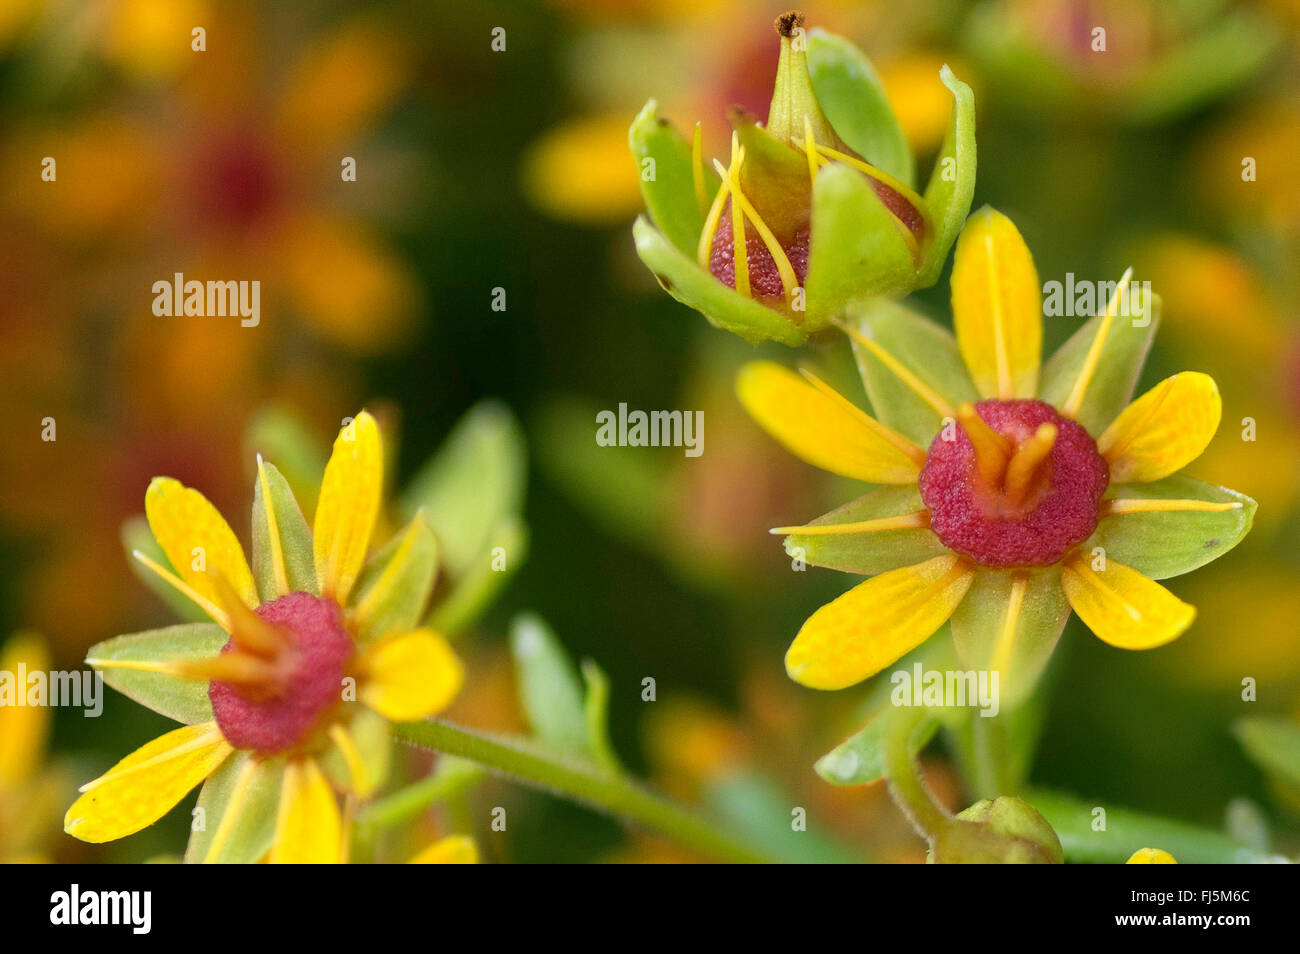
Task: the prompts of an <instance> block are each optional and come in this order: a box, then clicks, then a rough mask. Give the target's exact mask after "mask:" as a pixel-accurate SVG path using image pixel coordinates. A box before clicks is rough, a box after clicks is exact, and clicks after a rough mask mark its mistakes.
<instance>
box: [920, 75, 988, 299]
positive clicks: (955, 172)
mask: <svg viewBox="0 0 1300 954" xmlns="http://www.w3.org/2000/svg"><path fill="white" fill-rule="evenodd" d="M939 78H940V79H941V80H942V81H943V85H944V86H947V87H948V89H950V90H952V121H951V122H950V124H949V126H948V134H947V136H946V137H945V138H944V141H943V146H942V147H941V148H940V149H939V158H938V159H936V160H935V164H934V169H933V170H932V171H931V172H930V182H929V184H928V185H926V187H925V205H926V211H927V213H928V216H929V227H930V229H931V230H932V231H931V235H930V238H929V241H928V242H927V243H926V245H925V248H924V250H923V253H922V259H921V268H920V271H919V273H918V275H917V281H916V287H917V288H929V287H930V286H931V285H933V284H934V283H935V282H937V281H938V280H939V274H940V273H941V272H942V271H943V263H944V262H945V261H946V260H947V258H948V250H949V249H951V248H952V243H953V242H955V241H956V240H957V234H958V233H959V232H960V231H961V227H962V224H963V223H964V222H965V221H966V216H967V215H969V214H970V205H971V200H972V199H973V198H974V197H975V165H976V161H975V94H974V93H972V92H971V88H970V87H969V86H967V85H966V84H965V83H963V82H962V81H961V80H959V79H957V77H956V76H954V75H953V72H952V70H950V69H949V68H948V67H947V66H945V67H944V68H943V69H941V70H940V71H939Z"/></svg>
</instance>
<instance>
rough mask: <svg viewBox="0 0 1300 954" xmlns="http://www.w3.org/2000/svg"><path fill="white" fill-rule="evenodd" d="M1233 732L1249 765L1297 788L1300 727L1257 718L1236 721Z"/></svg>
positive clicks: (1287, 720) (1299, 770)
mask: <svg viewBox="0 0 1300 954" xmlns="http://www.w3.org/2000/svg"><path fill="white" fill-rule="evenodd" d="M1232 731H1233V734H1234V735H1236V737H1237V740H1238V741H1239V742H1241V745H1242V747H1243V748H1244V749H1245V750H1246V754H1247V755H1249V756H1250V759H1251V761H1252V762H1254V763H1255V764H1256V765H1258V766H1259V767H1260V768H1262V769H1263V770H1264V771H1265V772H1267V773H1268V774H1269V775H1272V776H1273V777H1275V778H1277V779H1278V780H1279V781H1281V782H1284V783H1285V784H1287V785H1293V786H1297V787H1300V725H1297V724H1296V723H1294V722H1292V721H1290V720H1289V719H1281V718H1277V717H1275V716H1256V717H1253V718H1249V719H1238V720H1237V722H1236V724H1235V725H1233V727H1232ZM1179 860H1180V861H1181V860H1182V859H1181V858H1180V859H1179Z"/></svg>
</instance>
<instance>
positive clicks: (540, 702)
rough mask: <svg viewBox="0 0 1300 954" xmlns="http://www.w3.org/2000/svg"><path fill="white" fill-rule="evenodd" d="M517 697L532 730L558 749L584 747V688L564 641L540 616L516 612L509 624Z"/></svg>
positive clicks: (585, 731) (541, 739) (567, 749)
mask: <svg viewBox="0 0 1300 954" xmlns="http://www.w3.org/2000/svg"><path fill="white" fill-rule="evenodd" d="M510 653H511V655H512V656H513V657H514V661H515V670H516V672H517V674H518V679H519V700H520V702H521V704H522V705H523V709H524V714H525V715H526V716H527V717H528V724H529V726H530V727H531V728H532V730H533V734H534V735H535V736H536V737H537V739H538V740H539V741H541V742H544V743H546V744H547V745H550V746H553V747H555V748H557V749H560V750H563V751H568V752H573V753H585V752H586V751H587V714H586V711H585V701H584V695H585V694H584V692H583V687H582V682H581V680H580V679H579V678H578V674H577V673H576V672H574V669H573V664H572V663H571V662H570V660H569V656H568V654H567V653H566V652H565V651H564V647H562V646H561V645H560V642H559V640H558V639H556V638H555V634H554V633H553V632H551V630H550V628H549V627H548V626H547V625H546V624H545V623H544V622H542V620H541V619H540V618H539V617H537V616H534V615H532V614H526V615H523V616H519V617H517V618H516V619H515V621H514V623H513V625H512V626H511V627H510Z"/></svg>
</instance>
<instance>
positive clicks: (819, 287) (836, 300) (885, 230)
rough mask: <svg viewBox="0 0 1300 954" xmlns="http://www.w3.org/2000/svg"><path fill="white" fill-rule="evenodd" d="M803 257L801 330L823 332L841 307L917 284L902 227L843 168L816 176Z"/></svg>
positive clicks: (865, 182) (863, 181)
mask: <svg viewBox="0 0 1300 954" xmlns="http://www.w3.org/2000/svg"><path fill="white" fill-rule="evenodd" d="M812 221H813V229H812V244H811V247H810V248H809V252H808V281H807V286H808V315H807V319H806V320H805V322H804V331H806V332H808V333H812V332H813V331H816V330H820V329H821V328H824V327H826V325H827V324H828V323H829V321H830V319H831V318H833V317H836V316H838V315H840V314H842V313H843V311H844V309H845V307H846V305H848V304H850V303H852V302H861V301H866V300H867V299H870V298H872V297H874V296H876V295H902V294H906V293H907V292H908V291H910V290H911V287H912V284H913V283H914V281H915V279H916V261H915V259H914V258H913V257H912V250H911V247H910V246H909V245H908V243H907V240H906V239H904V238H903V234H904V232H905V231H906V226H904V225H903V223H902V222H900V221H899V220H898V219H897V218H896V217H895V216H894V214H893V213H892V212H890V211H889V209H887V208H886V207H885V204H884V203H883V202H881V201H880V197H879V196H878V195H876V190H875V189H873V188H872V187H871V182H870V180H869V179H868V178H867V177H866V176H864V175H863V174H862V173H860V172H858V171H857V170H856V169H853V168H851V167H850V166H847V165H845V164H843V163H832V164H830V165H829V166H825V167H823V168H822V169H821V171H820V172H818V173H817V181H816V183H814V185H813V212H812Z"/></svg>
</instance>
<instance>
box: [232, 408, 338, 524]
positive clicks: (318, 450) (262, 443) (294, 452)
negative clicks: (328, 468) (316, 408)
mask: <svg viewBox="0 0 1300 954" xmlns="http://www.w3.org/2000/svg"><path fill="white" fill-rule="evenodd" d="M244 447H245V449H246V450H247V451H248V452H249V454H250V455H256V454H261V455H262V457H263V458H265V459H266V460H271V461H275V464H276V466H277V467H279V468H280V472H281V473H282V474H283V475H284V478H285V480H286V481H288V484H289V486H290V487H292V488H293V493H294V495H295V496H296V497H297V499H298V501H299V503H301V504H302V505H303V506H304V507H305V508H306V510H305V511H304V512H306V513H310V512H311V511H313V510H315V508H316V495H317V493H319V491H320V481H321V474H323V473H325V461H326V450H325V446H324V445H322V444H321V442H319V441H318V440H316V438H315V436H314V435H313V434H312V433H311V430H310V429H309V428H308V427H307V426H306V425H305V424H304V423H303V422H302V420H301V419H300V418H299V417H298V416H297V414H295V413H294V412H293V411H291V410H290V409H288V408H286V407H276V406H272V407H268V408H265V409H263V410H262V411H259V412H258V413H257V415H256V416H254V418H253V419H252V421H251V422H249V425H248V428H247V429H246V430H245V432H244Z"/></svg>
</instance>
